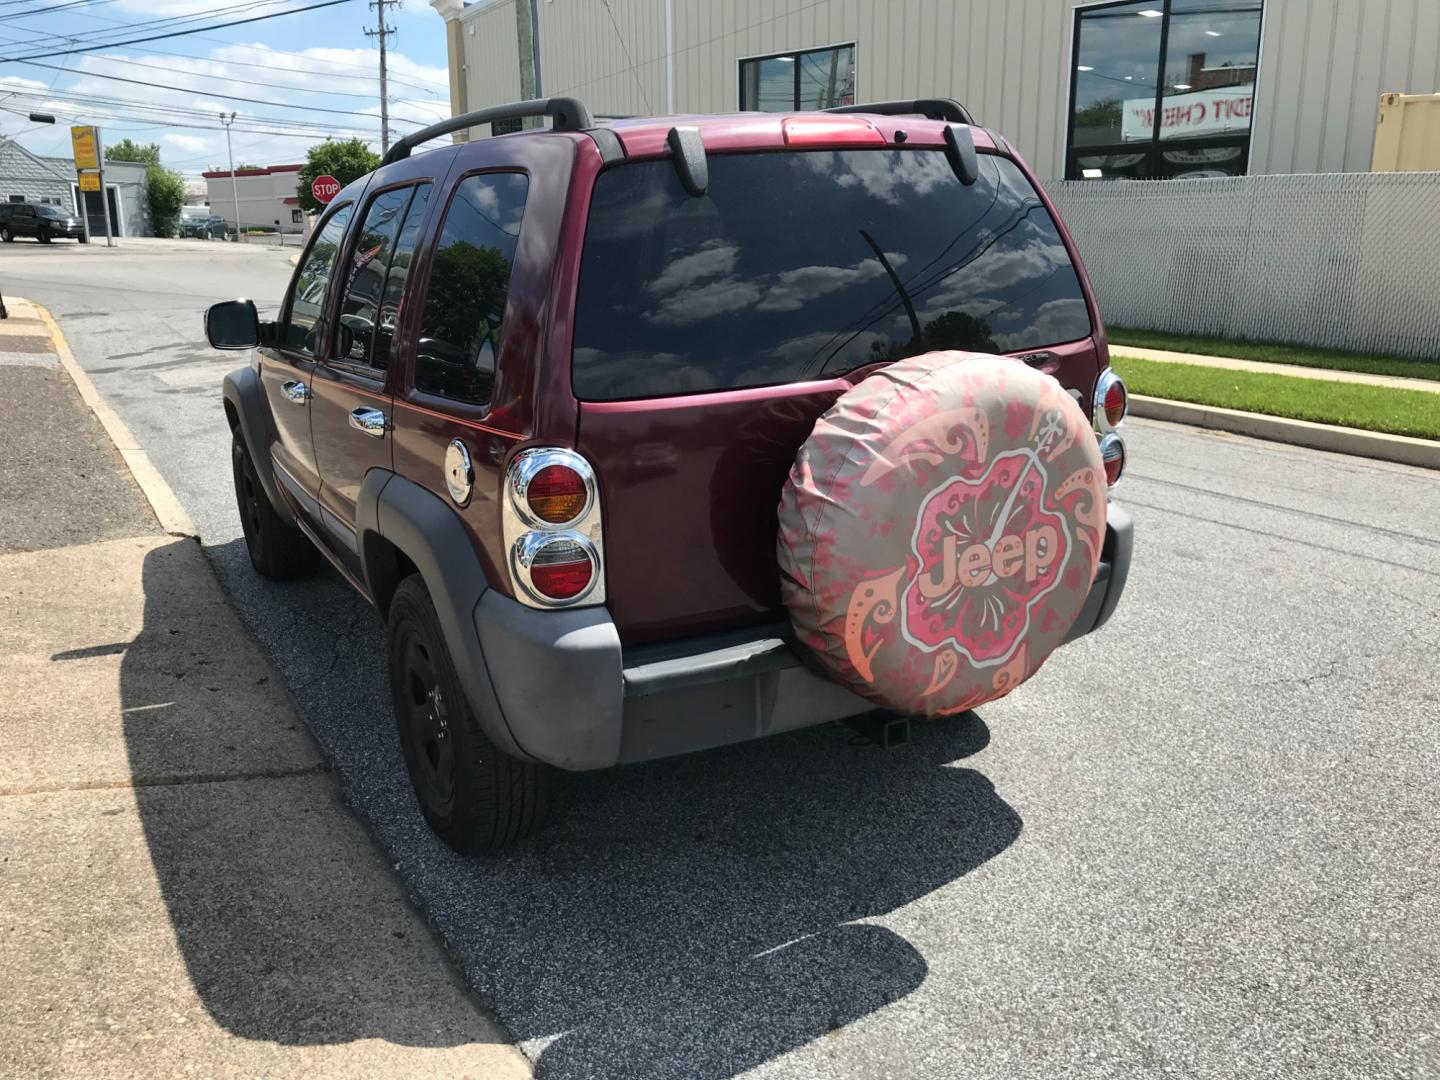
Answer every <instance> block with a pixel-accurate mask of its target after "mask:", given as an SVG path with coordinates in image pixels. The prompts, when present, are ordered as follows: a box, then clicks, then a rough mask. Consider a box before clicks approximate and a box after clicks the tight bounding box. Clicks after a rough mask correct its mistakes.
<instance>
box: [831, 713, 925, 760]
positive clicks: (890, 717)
mask: <svg viewBox="0 0 1440 1080" xmlns="http://www.w3.org/2000/svg"><path fill="white" fill-rule="evenodd" d="M845 724H846V726H847V727H849V728H850V729H851V730H852V731H855V732H857V733H858V734H860V735H863V736H864V737H865V738H866V739H869V740H870V741H871V742H872V743H874V744H875V745H876V746H878V747H880V749H881V750H894V749H895V748H896V747H897V746H904V745H905V744H906V743H908V742H909V741H910V718H909V717H908V716H896V715H895V714H894V713H892V712H886V711H885V710H884V709H876V710H875V711H874V712H868V713H861V714H860V715H859V716H851V717H848V718H847V719H846V720H845Z"/></svg>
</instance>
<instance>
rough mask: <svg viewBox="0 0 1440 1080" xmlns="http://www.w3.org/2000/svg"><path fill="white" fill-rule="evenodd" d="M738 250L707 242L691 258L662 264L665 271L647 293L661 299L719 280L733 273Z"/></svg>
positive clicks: (712, 241)
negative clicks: (718, 278)
mask: <svg viewBox="0 0 1440 1080" xmlns="http://www.w3.org/2000/svg"><path fill="white" fill-rule="evenodd" d="M739 257H740V249H739V247H737V246H736V245H734V244H725V243H722V242H720V241H718V240H707V241H706V242H705V246H704V247H702V248H701V249H700V250H699V251H697V252H695V253H693V254H691V255H682V256H681V257H680V258H678V259H672V260H671V261H670V262H668V263H666V264H665V269H663V270H662V271H660V275H659V276H658V277H657V278H656V279H655V280H654V281H652V282H650V284H649V285H647V286H645V288H646V291H648V292H651V293H655V294H656V295H661V294H664V293H674V292H679V291H680V290H681V289H688V288H690V287H691V286H692V285H696V284H698V283H699V282H701V281H704V280H705V279H706V278H713V277H722V276H724V275H728V274H730V273H731V272H732V271H734V269H735V261H736V260H737V259H738V258H739Z"/></svg>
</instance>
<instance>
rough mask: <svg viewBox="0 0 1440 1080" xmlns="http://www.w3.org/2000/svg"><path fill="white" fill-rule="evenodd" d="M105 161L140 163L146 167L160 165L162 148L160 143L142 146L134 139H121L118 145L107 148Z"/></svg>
mask: <svg viewBox="0 0 1440 1080" xmlns="http://www.w3.org/2000/svg"><path fill="white" fill-rule="evenodd" d="M105 160H106V161H138V162H141V163H142V164H145V165H159V164H160V146H159V144H158V143H150V144H148V145H146V146H141V145H140V144H139V143H137V142H135V141H133V140H132V139H128V138H126V139H121V140H120V141H119V142H118V143H115V144H114V145H112V146H107V147H106V148H105Z"/></svg>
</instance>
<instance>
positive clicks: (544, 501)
mask: <svg viewBox="0 0 1440 1080" xmlns="http://www.w3.org/2000/svg"><path fill="white" fill-rule="evenodd" d="M588 499H589V492H588V491H587V490H586V488H585V480H584V478H583V477H582V476H581V475H580V474H579V473H577V472H576V471H575V470H574V469H572V468H570V467H569V466H566V465H547V466H545V467H544V468H543V469H541V470H540V471H539V472H537V473H536V474H535V475H534V476H533V477H531V479H530V483H529V484H528V485H527V486H526V488H525V502H526V505H527V506H529V508H530V513H532V514H534V515H535V517H537V518H539V519H540V520H541V521H543V522H546V523H547V524H550V525H564V524H565V523H566V522H569V521H574V520H575V519H576V518H577V517H579V516H580V515H581V514H582V513H584V511H585V503H586V502H587V500H588Z"/></svg>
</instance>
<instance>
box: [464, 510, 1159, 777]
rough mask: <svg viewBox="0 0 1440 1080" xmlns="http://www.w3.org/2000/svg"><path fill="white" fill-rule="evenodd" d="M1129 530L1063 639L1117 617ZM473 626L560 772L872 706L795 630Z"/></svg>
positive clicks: (487, 612) (509, 723) (507, 620)
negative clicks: (653, 631)
mask: <svg viewBox="0 0 1440 1080" xmlns="http://www.w3.org/2000/svg"><path fill="white" fill-rule="evenodd" d="M1132 532H1133V526H1132V524H1131V520H1130V515H1129V514H1128V513H1126V512H1125V511H1124V510H1122V509H1120V508H1119V507H1117V506H1111V507H1110V511H1109V526H1108V528H1107V529H1106V536H1105V547H1104V552H1103V554H1102V561H1101V565H1100V570H1099V572H1098V573H1097V574H1096V577H1095V583H1094V585H1092V586H1091V589H1090V594H1089V596H1088V597H1087V598H1086V601H1085V607H1084V609H1083V610H1082V612H1081V615H1080V618H1079V619H1078V620H1077V621H1076V623H1075V626H1074V628H1073V629H1072V630H1071V631H1070V634H1069V636H1068V637H1067V638H1066V640H1067V641H1073V640H1074V639H1075V638H1078V637H1081V636H1083V635H1085V634H1088V633H1090V632H1091V631H1092V630H1097V629H1099V628H1100V627H1101V626H1103V625H1104V623H1105V621H1106V620H1107V619H1108V618H1109V617H1110V614H1111V612H1113V611H1114V610H1115V605H1116V604H1117V603H1118V602H1119V600H1120V594H1121V592H1122V591H1124V588H1125V579H1126V577H1127V576H1128V574H1129V571H1130V552H1131V547H1132ZM475 628H476V634H477V635H478V638H479V642H480V645H481V651H482V652H483V654H484V661H483V663H484V665H485V666H486V667H487V668H488V669H489V672H490V676H491V681H492V682H493V685H494V688H495V700H496V701H497V702H498V704H499V708H500V711H501V712H502V714H503V717H504V725H505V728H506V729H507V730H508V731H509V733H510V734H511V735H512V736H513V737H514V740H515V744H516V746H517V747H518V748H519V750H520V751H521V752H523V753H524V754H525V755H526V756H528V757H532V758H534V759H536V760H538V761H544V762H548V763H549V764H551V765H555V766H558V767H559V768H562V769H575V770H582V769H603V768H608V767H610V766H612V765H619V764H623V763H627V762H634V761H648V760H651V759H653V758H660V757H669V756H672V755H675V754H684V753H689V752H691V751H694V750H705V749H709V748H711V747H715V746H724V745H726V744H727V743H733V742H741V741H743V740H746V739H756V738H760V737H762V736H765V735H772V734H775V733H777V732H781V731H791V730H795V729H797V728H802V727H809V726H811V725H813V724H823V723H827V722H829V721H831V720H841V719H844V718H845V717H848V716H855V715H858V714H860V713H863V712H868V711H871V710H873V708H874V706H873V705H872V704H871V703H870V702H867V701H866V700H865V699H864V698H861V697H859V696H858V695H856V694H853V693H851V692H850V691H849V690H846V689H845V688H844V687H842V686H839V685H838V684H836V683H834V682H831V681H830V680H829V679H827V678H825V677H824V676H823V675H822V674H819V673H817V672H816V671H815V670H814V669H813V668H812V666H811V665H809V664H807V663H806V662H805V660H804V658H803V653H802V650H801V648H800V646H798V645H795V644H794V641H793V637H792V635H791V632H790V628H789V624H788V623H769V624H766V625H764V626H759V627H747V628H745V629H742V630H737V631H730V632H726V633H721V634H710V635H706V636H704V637H699V638H688V639H685V640H683V641H677V642H664V643H661V644H658V645H643V646H633V647H631V648H628V649H622V647H621V644H620V635H619V633H618V632H617V631H616V629H615V624H614V623H613V622H612V621H611V619H610V614H609V612H608V611H606V609H605V608H603V607H594V608H578V609H573V610H569V611H538V610H536V609H534V608H529V607H525V606H524V605H522V604H519V603H517V602H515V601H514V600H512V599H510V598H509V597H507V596H503V595H501V594H500V593H498V592H496V591H494V590H489V591H487V592H485V593H484V595H483V596H481V597H480V601H479V603H478V605H477V606H476V608H475Z"/></svg>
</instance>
